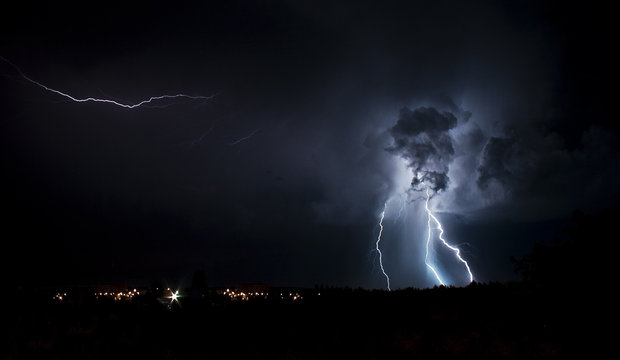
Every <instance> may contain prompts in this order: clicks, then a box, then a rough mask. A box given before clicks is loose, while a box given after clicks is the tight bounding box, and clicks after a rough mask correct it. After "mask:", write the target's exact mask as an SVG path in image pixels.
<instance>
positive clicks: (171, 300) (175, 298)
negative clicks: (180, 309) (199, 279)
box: [170, 290, 180, 304]
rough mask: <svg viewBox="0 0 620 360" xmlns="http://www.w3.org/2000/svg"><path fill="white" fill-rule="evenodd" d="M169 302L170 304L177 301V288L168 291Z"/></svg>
mask: <svg viewBox="0 0 620 360" xmlns="http://www.w3.org/2000/svg"><path fill="white" fill-rule="evenodd" d="M170 294H171V295H170V304H172V303H173V302H175V301H176V302H179V297H180V296H179V290H177V291H176V292H172V291H171V292H170Z"/></svg>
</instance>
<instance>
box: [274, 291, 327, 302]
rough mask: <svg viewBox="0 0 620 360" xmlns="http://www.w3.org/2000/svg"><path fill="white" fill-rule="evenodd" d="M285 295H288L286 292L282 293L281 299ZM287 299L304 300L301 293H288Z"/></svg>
mask: <svg viewBox="0 0 620 360" xmlns="http://www.w3.org/2000/svg"><path fill="white" fill-rule="evenodd" d="M319 295H320V294H319ZM285 297H286V294H285V293H280V300H284V298H285ZM287 299H289V300H293V301H298V300H303V296H301V295H299V293H288V298H287Z"/></svg>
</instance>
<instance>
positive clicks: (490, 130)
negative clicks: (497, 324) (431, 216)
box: [0, 0, 620, 286]
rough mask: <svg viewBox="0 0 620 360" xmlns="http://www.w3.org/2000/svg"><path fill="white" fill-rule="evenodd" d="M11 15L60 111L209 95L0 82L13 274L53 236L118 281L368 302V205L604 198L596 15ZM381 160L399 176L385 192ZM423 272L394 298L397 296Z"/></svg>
mask: <svg viewBox="0 0 620 360" xmlns="http://www.w3.org/2000/svg"><path fill="white" fill-rule="evenodd" d="M15 5H16V6H17V7H18V9H16V10H14V11H11V12H6V14H4V15H5V17H4V18H3V20H5V21H0V29H1V30H2V33H3V34H7V36H5V37H4V38H3V39H2V40H1V41H0V47H1V49H0V55H2V56H5V57H7V58H10V59H11V60H12V61H13V62H15V63H16V64H18V65H19V66H20V68H22V70H24V71H25V72H26V73H27V74H28V75H29V76H31V77H32V78H33V79H36V80H39V81H41V82H43V83H45V84H49V85H54V86H57V87H59V88H61V89H63V90H66V91H68V92H69V91H70V92H71V93H73V92H76V93H79V94H80V96H82V95H85V96H86V95H101V94H102V93H106V94H110V96H114V97H118V98H121V99H124V98H127V99H140V98H144V96H145V95H146V96H147V97H148V96H150V95H153V94H160V93H167V92H169V91H179V92H187V93H192V94H205V95H209V94H214V93H217V94H218V96H217V97H216V98H214V99H213V101H210V102H207V103H204V104H201V105H194V104H179V105H175V106H171V107H169V108H165V109H147V108H145V109H141V110H140V111H133V112H126V111H119V109H117V108H109V107H101V106H99V105H93V104H74V103H66V102H58V100H62V99H58V98H57V97H56V96H54V95H53V94H49V93H45V94H42V93H41V91H40V89H38V88H34V89H33V88H31V87H30V86H29V84H25V83H23V82H20V81H17V80H16V78H15V74H14V70H13V69H10V68H9V67H6V66H5V67H3V68H1V70H2V75H6V76H4V77H2V78H1V80H2V81H0V86H1V90H2V91H0V93H2V94H3V97H2V99H0V101H1V102H2V106H0V111H2V114H1V115H2V116H0V117H1V118H2V119H3V120H5V121H0V130H1V131H0V138H1V139H2V142H1V143H2V144H3V146H2V150H1V151H2V152H1V153H0V155H1V157H0V158H1V159H2V160H3V161H4V162H3V163H4V164H7V165H6V167H7V171H6V172H5V173H6V176H4V177H2V179H0V184H1V185H2V186H1V188H2V189H4V191H5V193H4V195H5V198H7V199H8V200H7V201H5V202H3V206H4V208H3V210H5V211H4V212H5V213H12V214H13V215H12V217H11V218H8V220H5V222H4V223H3V228H5V229H7V230H6V231H7V234H8V233H15V234H20V233H23V232H22V231H21V229H32V230H31V231H29V232H28V233H27V234H28V235H27V236H26V235H22V236H21V237H19V238H16V241H17V242H22V243H23V244H29V242H28V241H32V242H34V245H33V246H30V245H28V246H25V245H24V246H23V248H24V251H22V252H20V256H19V257H18V258H19V259H23V262H22V263H23V264H25V265H24V266H29V264H32V266H38V268H39V269H45V271H46V272H48V271H52V270H49V269H52V268H51V267H50V268H48V267H47V266H45V265H36V261H31V260H29V259H30V257H29V254H30V252H29V251H27V249H26V248H31V247H32V248H36V247H37V246H39V247H41V248H42V249H43V252H45V251H46V249H48V247H52V245H51V244H55V243H57V242H60V243H62V246H59V247H58V248H57V249H56V250H55V253H56V254H60V253H62V254H65V255H64V256H65V257H68V258H70V259H71V260H72V261H74V262H75V263H79V262H81V263H82V265H84V263H89V264H92V267H93V268H97V269H98V268H101V269H104V268H106V266H107V265H108V264H109V260H108V259H109V258H111V257H114V256H117V258H118V257H120V258H121V260H118V261H120V262H124V260H123V257H122V256H120V255H117V254H129V255H127V257H128V258H129V257H130V258H133V257H137V258H141V259H151V260H148V261H147V260H145V262H148V264H140V265H131V264H130V263H129V262H127V263H126V265H125V267H126V268H127V271H126V272H125V273H124V274H122V275H127V274H131V272H132V270H131V269H130V268H131V267H132V266H133V267H134V268H138V267H140V268H146V267H148V268H152V269H156V268H162V267H164V268H165V267H166V266H168V265H167V264H170V263H175V264H178V268H180V269H181V270H179V271H180V272H182V271H183V270H182V268H183V267H185V268H186V269H189V271H190V273H192V272H193V271H194V270H195V267H197V266H200V264H207V265H206V266H207V268H208V269H209V271H208V277H210V278H211V279H213V282H215V283H217V281H218V279H220V280H221V279H226V281H228V280H230V281H232V282H235V281H244V280H246V279H249V278H250V277H251V278H254V277H256V279H257V280H259V281H265V282H270V283H289V284H296V285H298V284H305V285H310V286H311V285H312V284H314V283H315V282H325V283H338V284H343V285H358V284H360V285H363V286H368V285H369V284H370V283H371V282H369V281H368V277H369V275H368V271H367V269H368V263H367V261H366V260H367V258H366V256H365V255H366V251H367V250H368V249H369V248H370V245H371V242H372V241H373V236H374V234H373V226H375V225H376V220H377V218H376V215H377V211H378V210H379V209H380V208H381V207H382V206H383V205H384V203H385V201H386V199H388V198H389V197H390V196H391V195H392V194H394V192H395V189H397V188H398V189H399V190H400V188H401V187H402V186H407V185H409V184H408V183H409V182H411V185H413V188H416V187H417V188H418V189H419V187H420V186H419V185H420V183H419V182H420V181H424V182H425V183H426V184H430V185H431V187H432V188H433V189H434V190H435V191H440V192H441V196H437V197H436V198H435V200H434V201H435V202H434V204H433V205H437V206H438V207H440V206H442V207H443V208H442V209H443V210H444V211H449V212H453V213H457V214H466V213H468V211H474V210H485V209H488V210H489V212H488V213H486V214H483V215H484V216H486V218H491V219H492V218H493V217H494V216H497V214H506V215H505V216H507V217H510V216H513V214H516V213H521V214H522V213H527V214H528V215H529V216H530V217H531V218H533V219H535V220H536V219H540V218H541V217H542V216H543V215H541V213H542V212H544V216H549V214H559V213H562V212H567V211H571V210H572V209H573V208H575V207H579V206H581V205H582V204H588V203H590V204H595V205H596V206H600V205H601V204H609V203H612V202H613V199H614V197H615V196H616V194H617V193H618V187H619V186H618V181H617V179H618V178H620V175H619V174H618V169H620V165H619V161H618V156H617V154H618V145H617V141H618V140H617V136H618V134H619V133H618V132H615V131H613V130H610V124H613V123H614V121H615V120H614V119H616V118H617V116H616V113H617V109H614V108H613V106H611V104H614V103H615V94H616V91H614V89H613V86H615V85H614V84H617V81H616V79H617V75H614V74H615V72H614V71H616V70H613V69H616V68H617V67H616V64H617V63H619V62H620V61H618V60H617V55H613V54H612V51H611V50H609V49H611V47H609V46H608V44H610V43H613V40H614V38H613V37H612V36H604V35H603V34H602V33H601V31H600V30H598V29H597V26H606V27H608V28H609V30H613V24H614V21H601V22H596V24H594V23H593V22H592V21H591V20H588V19H585V22H584V21H573V20H574V19H576V18H579V19H582V17H581V16H573V15H581V14H582V13H585V14H590V15H591V14H592V10H591V9H588V8H587V6H586V8H585V9H582V7H581V6H580V7H579V8H578V9H571V8H570V6H569V5H568V4H564V3H558V4H554V3H553V2H510V3H506V2H495V1H481V2H472V3H464V2H462V1H438V2H428V1H424V2H416V1H406V2H405V1H402V2H401V1H380V2H359V1H337V2H334V1H324V2H320V1H318V2H317V1H295V2H290V1H277V0H276V1H269V2H263V1H261V2H253V1H227V2H189V3H184V4H182V5H181V4H175V5H174V6H170V4H168V3H164V2H154V3H153V2H149V3H148V6H142V5H141V4H139V3H136V4H134V3H133V2H132V3H131V4H127V6H126V7H125V8H124V11H122V12H118V11H117V7H114V6H109V7H104V8H101V9H100V10H101V11H96V12H93V11H90V10H89V9H86V8H84V9H83V10H82V11H79V9H81V8H79V9H78V8H76V7H74V6H73V5H72V4H70V3H67V4H56V3H54V5H53V6H52V5H49V4H44V6H40V7H39V6H32V4H30V3H16V4H15ZM556 5H557V6H556ZM19 7H21V9H19ZM558 10H560V11H558ZM76 12H77V14H76ZM80 12H81V13H80ZM609 14H613V12H611V11H610V12H609ZM611 16H612V15H610V17H611ZM609 20H613V19H611V18H610V19H609ZM592 25H596V26H592ZM609 33H610V34H612V33H613V32H612V31H610V32H609ZM601 35H603V36H601ZM597 42H598V43H600V44H602V45H603V46H600V44H599V45H597ZM582 45H586V46H582ZM582 49H585V50H588V51H582ZM600 49H607V50H605V51H603V52H601V51H600ZM591 54H601V55H600V56H592V55H591ZM614 56H616V57H614ZM98 89H101V90H98ZM422 106H423V107H422ZM403 107H404V108H403ZM399 109H402V110H400V112H399ZM594 125H599V126H594ZM256 129H260V130H259V131H256V132H255V130H256ZM386 130H387V131H386ZM253 132H255V133H254V135H253V136H251V137H249V138H247V139H246V140H244V141H241V142H238V143H236V145H234V146H230V144H231V143H234V142H235V141H236V140H238V139H242V138H243V137H244V136H247V135H249V134H252V133H253ZM178 144H191V146H187V145H183V146H179V145H178ZM386 148H388V151H385V149H386ZM400 157H402V158H403V159H405V161H406V162H407V165H408V166H409V167H410V168H411V169H413V170H415V171H417V172H418V174H417V177H415V178H414V179H407V180H405V181H404V182H403V181H402V180H403V179H404V177H405V176H406V177H409V176H410V173H409V172H407V171H403V166H402V161H400V159H399V158H400ZM401 175H402V178H401V179H398V178H397V177H398V176H401ZM593 199H594V200H593ZM601 199H603V200H605V201H603V200H601ZM532 203H535V204H536V205H537V206H536V207H532V206H530V205H531V204H532ZM500 205H501V206H503V208H502V209H506V212H505V213H504V212H499V211H495V210H496V209H497V208H496V207H497V206H500ZM596 206H593V207H596ZM532 208H535V209H537V211H539V213H535V214H534V213H532V211H531V210H530V209H532ZM33 209H34V210H33ZM85 209H90V210H89V211H85ZM33 212H34V213H35V214H33ZM47 214H51V215H50V216H48V215H47ZM45 219H47V220H45ZM411 220H413V219H411ZM78 223H79V224H86V225H83V226H82V227H76V225H75V224H78ZM140 224H142V225H140ZM48 225H50V226H48ZM52 225H53V226H52ZM83 228H87V230H88V231H86V230H84V229H83ZM34 229H40V230H36V231H35V230H34ZM412 231H418V229H417V228H416V229H414V230H412ZM89 232H92V233H94V235H93V236H91V235H90V233H89ZM481 232H482V231H481ZM101 234H105V236H104V235H101ZM388 234H389V230H388ZM416 234H417V233H416ZM408 235H412V234H408ZM477 236H478V232H477V233H476V236H472V237H477ZM404 238H405V237H403V239H404ZM50 239H51V240H50ZM84 239H90V240H88V241H85V240H84ZM110 239H114V243H113V244H112V245H110V246H107V244H110ZM480 239H481V240H480V242H479V244H480V243H481V242H482V241H483V240H489V241H488V242H489V243H490V242H493V241H490V238H489V237H488V236H487V237H484V236H483V235H481V238H480ZM395 240H399V239H395ZM407 241H410V238H409V237H408V238H407V239H405V240H402V242H403V243H405V242H407ZM475 241H477V239H474V242H475ZM389 243H390V242H389V241H388V242H386V244H389ZM394 243H397V241H394ZM495 243H500V242H499V241H497V242H495ZM407 244H409V242H407ZM367 245H368V246H367ZM497 246H498V247H500V245H497ZM101 249H105V250H101ZM144 249H148V250H147V251H146V252H148V253H149V254H150V255H149V256H147V257H144V256H143V255H144V253H145V250H144ZM260 249H262V250H260ZM398 250H400V249H398ZM401 252H402V251H401ZM481 252H482V251H481ZM388 253H389V252H388ZM9 255H13V254H9ZM388 255H389V254H388ZM489 256H493V255H492V254H489ZM50 258H52V257H50ZM388 258H389V256H388ZM190 259H192V260H191V261H190ZM50 262H51V261H50ZM42 264H44V263H42ZM299 264H303V266H300V265H299ZM388 266H389V265H388ZM508 266H509V265H508ZM78 267H79V266H78ZM22 268H23V267H22ZM79 268H80V269H83V266H82V267H79ZM421 268H422V270H421V272H420V274H411V273H408V274H405V273H404V272H403V273H402V274H401V275H402V278H401V279H402V280H401V284H403V286H408V285H412V284H414V285H416V283H414V282H412V278H415V277H418V278H423V277H424V275H423V274H424V268H425V266H424V264H423V263H421ZM11 271H14V270H12V269H11ZM489 273H492V271H491V270H490V271H489ZM257 274H260V275H257ZM394 275H397V274H394ZM145 276H146V277H148V276H149V274H147V275H145ZM489 278H490V279H491V280H492V278H491V277H489ZM91 280H92V279H91ZM221 281H224V280H221ZM417 284H424V285H426V284H427V282H426V281H425V280H421V281H420V282H419V283H417Z"/></svg>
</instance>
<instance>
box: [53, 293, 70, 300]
mask: <svg viewBox="0 0 620 360" xmlns="http://www.w3.org/2000/svg"><path fill="white" fill-rule="evenodd" d="M66 298H67V293H57V294H56V295H54V296H53V297H52V299H54V300H57V301H63V300H65V299H66Z"/></svg>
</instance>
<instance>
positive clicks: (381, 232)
mask: <svg viewBox="0 0 620 360" xmlns="http://www.w3.org/2000/svg"><path fill="white" fill-rule="evenodd" d="M386 208H387V201H386V202H385V204H384V205H383V212H381V220H379V235H378V236H377V242H376V243H375V249H376V250H377V252H378V253H379V266H380V267H381V272H382V273H383V275H384V276H385V279H386V280H387V289H388V290H390V291H391V290H392V289H390V277H389V276H388V274H386V272H385V269H384V268H383V254H382V253H381V249H379V243H380V242H381V235H383V219H384V218H385V209H386Z"/></svg>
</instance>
